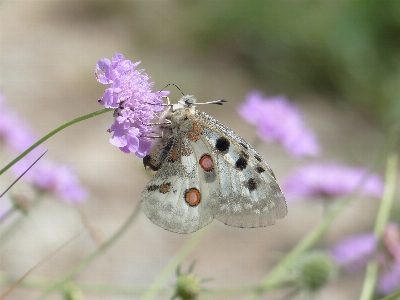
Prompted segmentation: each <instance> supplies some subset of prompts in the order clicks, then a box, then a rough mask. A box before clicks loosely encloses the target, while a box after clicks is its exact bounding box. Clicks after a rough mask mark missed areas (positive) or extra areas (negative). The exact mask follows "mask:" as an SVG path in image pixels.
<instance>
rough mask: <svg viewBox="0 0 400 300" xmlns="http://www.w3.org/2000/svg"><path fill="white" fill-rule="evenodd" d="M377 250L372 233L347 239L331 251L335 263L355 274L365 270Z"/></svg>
mask: <svg viewBox="0 0 400 300" xmlns="http://www.w3.org/2000/svg"><path fill="white" fill-rule="evenodd" d="M375 248H376V239H375V237H374V235H373V234H372V233H365V234H360V235H355V236H350V237H347V238H346V239H344V240H342V241H341V242H339V243H337V244H336V245H335V246H334V247H333V248H332V250H331V256H332V258H333V260H334V261H335V263H336V264H337V265H339V266H341V267H343V268H344V269H345V271H346V272H348V273H353V272H356V271H359V270H360V269H362V268H364V267H365V266H366V265H367V263H368V261H369V260H370V259H371V257H372V254H373V253H374V251H375Z"/></svg>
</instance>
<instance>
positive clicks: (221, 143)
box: [215, 136, 230, 152]
mask: <svg viewBox="0 0 400 300" xmlns="http://www.w3.org/2000/svg"><path fill="white" fill-rule="evenodd" d="M229 146H230V142H229V141H228V139H227V138H225V137H223V136H221V137H219V138H218V139H217V140H216V142H215V148H216V149H217V150H218V151H219V152H228V150H229Z"/></svg>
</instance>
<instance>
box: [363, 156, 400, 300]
mask: <svg viewBox="0 0 400 300" xmlns="http://www.w3.org/2000/svg"><path fill="white" fill-rule="evenodd" d="M397 167H398V157H397V155H396V154H394V153H393V154H391V155H390V156H389V158H388V160H387V167H386V184H385V190H384V192H383V198H382V201H381V204H380V207H379V211H378V216H377V217H376V221H375V228H374V236H375V238H376V240H377V241H378V245H380V244H381V243H382V238H383V234H384V231H385V227H386V224H387V222H388V219H389V216H390V211H391V209H392V205H393V200H394V195H395V192H396V182H397ZM378 269H379V264H378V261H377V260H375V259H374V260H371V261H370V262H369V263H368V266H367V271H366V274H365V279H364V285H363V289H362V292H361V297H360V300H369V299H372V297H373V295H374V291H375V285H376V279H377V277H378Z"/></svg>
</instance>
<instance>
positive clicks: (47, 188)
mask: <svg viewBox="0 0 400 300" xmlns="http://www.w3.org/2000/svg"><path fill="white" fill-rule="evenodd" d="M32 171H33V172H32V173H31V176H29V177H30V178H31V180H32V183H33V184H34V185H35V186H36V187H37V188H38V189H39V190H41V191H44V192H48V193H52V194H54V195H56V196H58V197H60V198H61V199H63V200H64V201H66V202H70V203H81V202H83V201H84V200H85V198H86V197H87V195H88V192H87V190H86V189H85V188H84V187H83V186H82V185H81V184H80V183H79V179H78V177H77V176H76V175H75V173H74V172H73V171H72V170H71V169H70V168H69V167H67V166H65V165H56V164H54V163H50V162H48V161H43V162H40V163H39V164H37V166H35V168H33V169H32ZM27 174H28V173H27Z"/></svg>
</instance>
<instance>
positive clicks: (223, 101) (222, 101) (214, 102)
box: [196, 99, 228, 105]
mask: <svg viewBox="0 0 400 300" xmlns="http://www.w3.org/2000/svg"><path fill="white" fill-rule="evenodd" d="M225 102H228V100H225V99H220V100H215V101H210V102H203V103H196V105H198V104H217V105H222V104H224V103H225Z"/></svg>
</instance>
